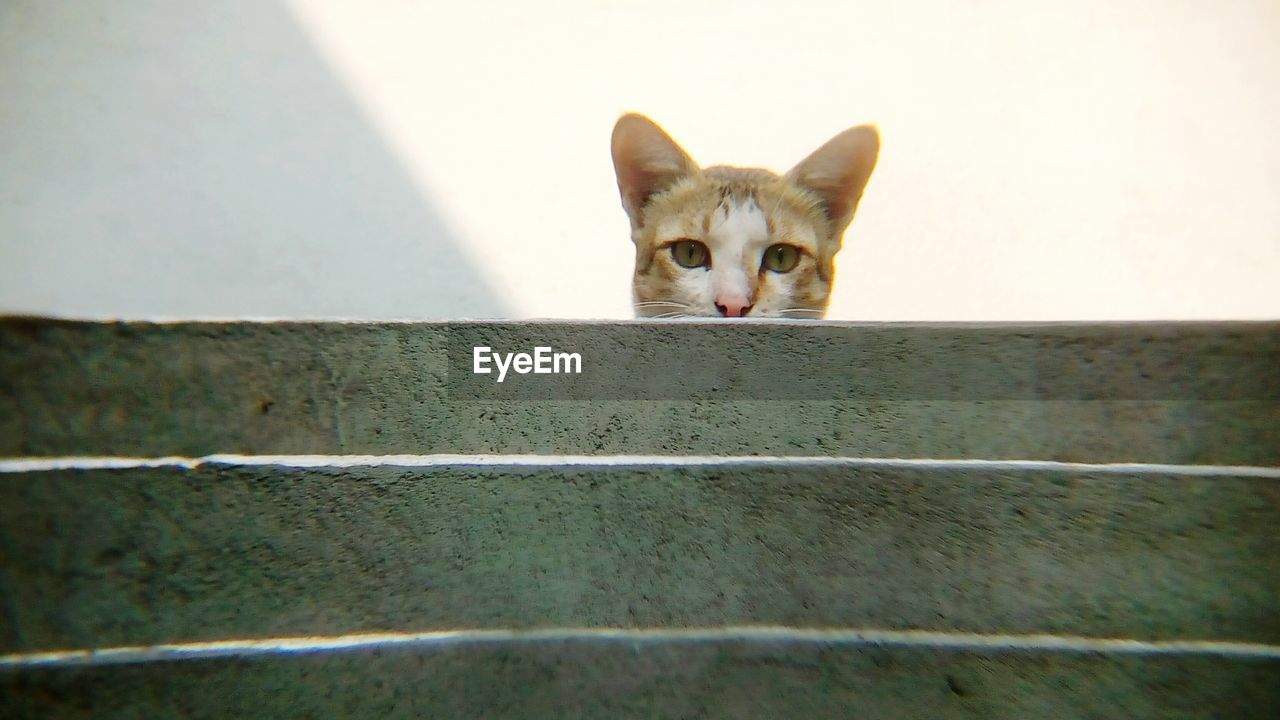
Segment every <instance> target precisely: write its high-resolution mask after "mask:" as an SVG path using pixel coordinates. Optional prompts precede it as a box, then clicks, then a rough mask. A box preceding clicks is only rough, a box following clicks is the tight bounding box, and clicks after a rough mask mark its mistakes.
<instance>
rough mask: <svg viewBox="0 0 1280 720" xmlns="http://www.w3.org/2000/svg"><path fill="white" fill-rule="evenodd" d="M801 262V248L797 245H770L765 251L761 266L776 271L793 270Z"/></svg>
mask: <svg viewBox="0 0 1280 720" xmlns="http://www.w3.org/2000/svg"><path fill="white" fill-rule="evenodd" d="M798 262H800V248H797V247H796V246H795V245H770V246H769V249H768V250H765V251H764V260H763V261H762V262H761V263H760V266H761V267H762V268H764V269H765V270H772V271H773V272H776V273H784V272H791V271H792V270H794V269H795V267H796V263H798Z"/></svg>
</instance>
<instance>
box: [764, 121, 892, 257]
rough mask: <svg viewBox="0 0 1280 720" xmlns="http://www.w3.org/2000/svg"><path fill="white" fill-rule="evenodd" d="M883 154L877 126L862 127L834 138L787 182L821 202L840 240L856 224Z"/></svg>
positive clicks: (789, 176)
mask: <svg viewBox="0 0 1280 720" xmlns="http://www.w3.org/2000/svg"><path fill="white" fill-rule="evenodd" d="M879 153H880V134H879V133H878V132H876V129H875V127H874V126H871V125H859V126H858V127H853V128H849V129H848V130H845V131H844V132H842V133H840V134H839V135H837V136H835V137H833V138H831V139H830V140H828V141H827V143H826V144H825V145H823V146H822V147H820V148H818V149H817V150H815V151H813V154H811V155H810V156H809V157H807V158H805V159H804V160H802V161H800V164H799V165H796V166H795V167H794V168H792V169H791V171H790V172H788V173H787V179H788V180H790V181H791V182H793V183H795V184H796V185H798V186H800V187H803V188H805V189H806V190H809V191H811V192H813V193H815V194H816V195H817V196H818V198H819V199H820V200H821V201H822V206H823V209H824V210H826V213H827V218H828V219H829V220H830V221H831V230H832V234H833V235H834V236H835V237H836V238H839V237H840V235H841V234H842V233H843V232H844V231H845V228H847V227H849V223H850V221H852V220H853V213H854V211H855V210H857V209H858V201H859V200H861V199H862V190H863V189H864V188H865V187H866V186H867V180H868V179H869V178H870V177H871V171H872V170H874V169H875V167H876V156H877V155H879Z"/></svg>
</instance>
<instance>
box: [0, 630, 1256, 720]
mask: <svg viewBox="0 0 1280 720" xmlns="http://www.w3.org/2000/svg"><path fill="white" fill-rule="evenodd" d="M1277 708H1280V662H1277V661H1275V660H1265V659H1264V660H1256V659H1233V658H1224V657H1216V656H1134V655H1113V654H1105V653H1062V652H1040V651H1016V652H993V651H976V650H966V651H957V650H936V649H931V648H903V647H867V646H853V647H850V646H841V645H822V644H804V645H792V644H787V643H760V642H703V643H698V644H689V643H646V644H641V645H634V644H630V643H618V642H605V643H602V642H546V643H500V644H492V645H476V646H458V647H451V648H444V649H439V648H437V649H429V650H423V649H420V648H411V647H400V648H389V649H387V648H384V649H379V650H376V651H347V652H338V653H320V654H303V655H292V656H259V657H253V658H224V659H206V660H188V661H179V662H161V663H146V664H134V665H110V666H97V667H78V668H43V669H42V668H24V669H20V670H0V715H3V716H4V717H7V718H29V717H31V718H33V717H50V716H57V717H93V718H126V717H128V718H132V717H179V716H180V717H191V718H242V717H273V718H278V717H357V718H402V717H403V718H408V717H413V718H416V717H465V718H479V717H485V718H498V717H502V718H530V719H535V718H615V717H617V718H621V717H643V718H743V717H770V718H782V717H797V718H847V717H859V718H915V717H922V718H924V717H927V718H983V719H996V720H999V719H1004V718H1009V719H1010V720H1014V719H1016V720H1022V719H1024V718H1045V719H1057V718H1135V719H1137V718H1153V719H1154V718H1159V719H1160V720H1180V719H1184V718H1185V719H1191V718H1240V719H1248V718H1268V719H1269V718H1274V717H1275V716H1276V709H1277Z"/></svg>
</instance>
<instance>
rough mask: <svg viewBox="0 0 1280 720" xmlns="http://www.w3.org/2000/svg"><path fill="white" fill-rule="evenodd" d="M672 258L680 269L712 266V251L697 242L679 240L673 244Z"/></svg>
mask: <svg viewBox="0 0 1280 720" xmlns="http://www.w3.org/2000/svg"><path fill="white" fill-rule="evenodd" d="M671 257H672V258H675V261H676V263H678V264H679V265H680V267H687V268H696V267H706V266H707V265H710V264H711V251H709V250H707V246H706V245H703V244H702V243H700V242H698V241H697V240H677V241H675V242H674V243H671Z"/></svg>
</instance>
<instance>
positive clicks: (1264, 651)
mask: <svg viewBox="0 0 1280 720" xmlns="http://www.w3.org/2000/svg"><path fill="white" fill-rule="evenodd" d="M480 347H483V348H489V349H490V352H491V353H498V354H506V353H519V352H526V353H528V354H529V355H530V356H531V358H532V359H531V360H530V362H532V363H533V365H532V366H531V365H521V364H519V361H518V360H512V362H511V364H509V365H508V368H509V370H508V372H507V373H506V375H505V376H504V378H503V381H502V382H498V381H497V379H498V376H499V373H498V372H497V367H496V365H495V364H494V363H493V362H489V363H488V367H489V368H490V370H491V372H489V373H477V372H475V369H476V357H477V355H476V350H475V349H476V348H480ZM538 347H544V348H549V351H548V352H551V353H557V352H561V353H565V354H577V355H578V356H580V370H581V371H580V372H568V373H555V372H547V373H539V372H533V371H532V370H530V371H529V372H519V370H518V368H520V367H536V358H533V356H534V355H536V354H537V353H536V348H538ZM482 364H485V363H482ZM561 367H562V368H567V367H569V366H568V365H567V364H566V365H562V366H561ZM0 458H2V459H0V717H5V718H25V717H81V716H83V717H94V718H114V717H175V716H176V717H196V718H239V717H249V716H255V717H372V718H381V717H388V718H398V717H420V716H425V717H466V718H472V717H476V718H479V717H486V718H487V717H511V718H543V717H546V718H565V717H569V718H577V717H581V718H613V717H643V718H711V717H717V718H718V717H734V718H738V717H766V718H781V717H798V718H843V717H860V718H880V717H884V718H899V717H927V718H1111V717H1116V718H1209V717H1222V718H1251V717H1257V718H1274V717H1278V716H1280V323H1243V322H1242V323H1125V324H1037V325H1021V324H1019V325H1012V324H973V325H958V324H944V325H916V324H847V323H817V322H788V323H768V322H759V323H750V322H749V323H725V322H715V323H702V322H667V323H641V322H628V323H603V322H600V323H527V322H526V323H514V322H513V323H478V322H476V323H473V322H461V323H440V324H429V323H428V324H423V323H304V322H281V323H247V322H233V323H174V324H152V323H93V322H73V321H60V320H50V319H40V318H3V319H0Z"/></svg>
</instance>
